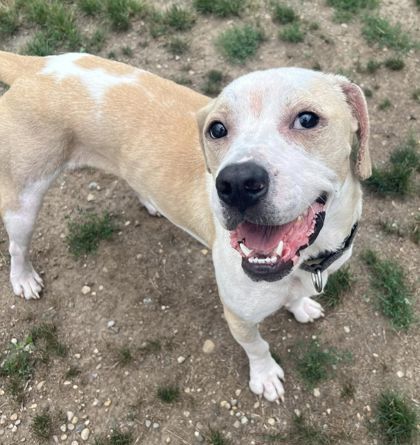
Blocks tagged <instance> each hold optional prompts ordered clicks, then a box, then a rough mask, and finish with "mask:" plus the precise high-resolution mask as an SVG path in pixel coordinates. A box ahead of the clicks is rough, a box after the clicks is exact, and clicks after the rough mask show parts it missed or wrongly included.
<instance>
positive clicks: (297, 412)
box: [294, 408, 300, 417]
mask: <svg viewBox="0 0 420 445" xmlns="http://www.w3.org/2000/svg"><path fill="white" fill-rule="evenodd" d="M294 413H295V414H296V417H300V410H298V409H297V408H296V409H295V410H294Z"/></svg>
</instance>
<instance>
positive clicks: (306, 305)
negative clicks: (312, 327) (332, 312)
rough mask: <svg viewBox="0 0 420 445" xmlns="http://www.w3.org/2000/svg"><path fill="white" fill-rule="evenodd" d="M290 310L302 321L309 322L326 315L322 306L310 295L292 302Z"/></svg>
mask: <svg viewBox="0 0 420 445" xmlns="http://www.w3.org/2000/svg"><path fill="white" fill-rule="evenodd" d="M288 310H289V311H290V312H291V313H292V314H293V315H294V316H295V318H296V320H297V321H299V322H300V323H308V322H312V321H314V320H316V319H317V318H319V317H323V316H324V310H323V309H322V306H321V305H320V304H319V303H318V302H317V301H315V300H312V298H309V297H303V298H300V299H299V300H297V301H296V302H294V303H292V304H291V305H290V306H289V307H288Z"/></svg>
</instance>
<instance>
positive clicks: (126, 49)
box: [121, 46, 134, 58]
mask: <svg viewBox="0 0 420 445" xmlns="http://www.w3.org/2000/svg"><path fill="white" fill-rule="evenodd" d="M121 52H122V53H123V55H124V56H126V57H130V58H131V57H133V56H134V51H133V49H132V48H131V47H130V46H123V47H122V48H121Z"/></svg>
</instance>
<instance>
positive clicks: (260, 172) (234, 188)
mask: <svg viewBox="0 0 420 445" xmlns="http://www.w3.org/2000/svg"><path fill="white" fill-rule="evenodd" d="M268 185H269V177H268V173H267V170H265V169H264V168H263V167H261V166H260V165H258V164H256V163H254V162H243V163H240V164H231V165H228V166H226V167H225V168H224V169H223V170H221V171H220V173H219V175H218V176H217V179H216V189H217V194H218V196H219V198H220V199H221V200H222V201H223V202H224V203H225V204H227V205H228V206H230V207H234V208H236V209H238V210H239V211H240V212H244V211H245V210H246V209H248V208H249V207H252V206H253V205H255V204H257V203H258V202H259V201H260V200H261V199H262V198H263V197H264V196H265V195H266V194H267V192H268Z"/></svg>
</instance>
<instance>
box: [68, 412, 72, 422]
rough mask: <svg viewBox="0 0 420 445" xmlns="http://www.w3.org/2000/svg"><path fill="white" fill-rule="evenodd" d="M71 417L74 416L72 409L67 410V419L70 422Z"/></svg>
mask: <svg viewBox="0 0 420 445" xmlns="http://www.w3.org/2000/svg"><path fill="white" fill-rule="evenodd" d="M73 417H74V412H73V411H67V420H68V421H69V422H71V420H72V419H73Z"/></svg>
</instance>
